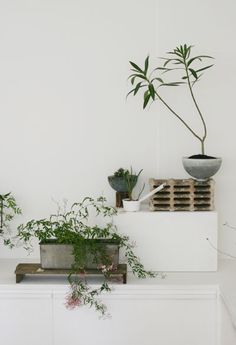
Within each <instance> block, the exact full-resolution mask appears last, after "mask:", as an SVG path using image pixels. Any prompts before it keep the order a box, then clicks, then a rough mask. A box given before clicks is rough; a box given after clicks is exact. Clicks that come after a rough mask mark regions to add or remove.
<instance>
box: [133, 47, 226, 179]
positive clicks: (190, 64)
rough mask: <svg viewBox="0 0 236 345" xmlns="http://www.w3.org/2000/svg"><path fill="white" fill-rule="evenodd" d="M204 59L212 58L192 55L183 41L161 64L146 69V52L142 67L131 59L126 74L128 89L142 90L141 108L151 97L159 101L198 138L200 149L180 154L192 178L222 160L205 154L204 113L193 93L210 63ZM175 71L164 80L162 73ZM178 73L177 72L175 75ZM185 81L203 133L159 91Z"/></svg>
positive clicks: (204, 175) (213, 169)
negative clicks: (173, 74)
mask: <svg viewBox="0 0 236 345" xmlns="http://www.w3.org/2000/svg"><path fill="white" fill-rule="evenodd" d="M205 59H212V57H211V56H208V55H197V56H192V46H188V45H186V44H184V45H180V46H179V47H176V48H175V49H174V50H173V51H171V52H168V53H167V57H165V58H163V60H164V64H163V65H161V66H157V67H155V68H154V69H153V70H152V71H150V70H149V56H148V57H147V58H146V59H145V63H144V67H143V68H141V67H140V66H138V65H137V64H136V63H134V62H132V61H130V64H131V67H132V68H131V70H132V74H131V75H130V76H129V78H130V81H131V84H132V85H133V88H132V90H131V91H130V92H129V93H128V95H129V94H133V95H134V96H135V95H136V94H137V93H138V92H139V91H140V90H143V91H144V94H143V108H144V109H145V108H146V107H147V105H148V104H150V103H152V102H154V101H160V102H161V103H162V104H163V105H164V106H165V107H166V108H167V109H168V111H169V112H170V113H171V115H173V116H174V117H175V118H176V119H177V120H178V121H179V122H181V123H182V125H183V126H184V127H185V128H186V129H187V130H188V131H189V132H190V133H191V134H192V135H193V136H194V138H195V139H197V140H198V141H199V143H200V153H199V154H196V155H192V156H190V157H184V158H183V165H184V168H185V170H186V171H187V172H188V173H189V174H190V175H191V176H193V177H194V178H196V179H199V180H205V179H208V178H210V177H211V176H213V175H214V174H216V172H217V171H218V170H219V168H220V166H221V163H222V160H221V158H216V157H212V156H208V155H206V153H205V140H206V138H207V126H206V121H205V119H204V116H203V113H202V111H201V110H200V107H199V104H198V102H197V100H196V97H195V92H194V87H195V84H197V83H198V82H199V80H200V78H201V76H202V75H203V73H204V71H205V70H207V69H209V68H211V67H212V66H213V64H207V65H206V64H202V63H203V62H204V61H205ZM173 72H174V73H175V78H177V80H176V79H174V81H173V80H168V81H164V77H163V75H165V76H168V75H170V74H171V73H173ZM176 74H177V75H176ZM180 85H185V86H186V87H187V88H188V91H189V95H190V97H191V99H192V102H193V105H194V107H195V109H196V111H197V114H198V116H199V118H200V121H201V122H202V126H203V134H202V135H201V134H199V133H197V132H196V130H195V129H193V128H192V127H191V126H190V125H189V124H188V123H187V122H186V120H185V119H184V118H183V117H182V116H181V115H179V113H178V112H177V111H176V110H175V109H174V108H173V107H172V106H170V105H169V104H168V102H167V101H166V100H165V99H164V98H163V96H162V95H161V91H160V90H161V88H162V87H172V88H173V87H176V86H180Z"/></svg>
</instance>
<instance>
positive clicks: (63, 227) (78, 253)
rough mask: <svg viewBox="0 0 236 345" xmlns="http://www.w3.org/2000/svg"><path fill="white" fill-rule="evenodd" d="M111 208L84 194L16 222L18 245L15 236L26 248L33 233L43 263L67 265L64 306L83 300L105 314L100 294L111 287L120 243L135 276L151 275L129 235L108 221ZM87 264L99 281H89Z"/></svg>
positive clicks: (100, 199) (117, 261) (52, 266)
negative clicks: (95, 283)
mask: <svg viewBox="0 0 236 345" xmlns="http://www.w3.org/2000/svg"><path fill="white" fill-rule="evenodd" d="M116 213H117V211H116V209H114V208H113V207H110V206H109V205H107V204H106V200H105V198H103V197H100V198H98V199H93V198H90V197H87V198H85V199H84V200H83V201H82V202H76V203H74V204H73V205H72V206H71V208H70V210H69V211H66V209H65V207H64V208H63V209H59V210H58V212H57V213H56V214H55V215H51V216H50V217H49V218H44V219H39V220H34V219H33V220H30V221H29V222H27V223H26V224H22V225H20V226H19V227H18V232H17V234H16V236H15V237H14V240H17V242H18V245H19V241H20V242H22V244H23V245H24V248H26V249H27V250H31V249H32V244H31V241H32V239H33V238H37V239H38V241H39V242H40V244H41V246H42V248H41V255H42V258H41V260H42V265H43V267H46V268H48V267H51V268H55V267H57V268H58V267H60V266H62V268H63V269H64V268H65V267H66V268H69V272H70V273H69V275H68V280H69V283H70V288H71V290H70V293H69V294H68V296H67V299H66V306H67V307H68V308H69V309H73V308H75V307H79V306H83V305H87V306H89V307H94V308H95V309H96V310H97V311H98V312H99V313H100V314H101V315H102V316H105V315H106V306H105V305H104V303H103V302H102V301H101V300H100V299H99V296H100V294H102V293H103V292H109V291H111V288H110V285H109V278H110V277H111V275H112V272H114V271H115V270H116V268H117V265H118V263H119V249H120V248H122V249H123V252H124V255H125V257H126V259H127V262H128V264H129V266H130V268H131V270H132V272H133V274H134V275H136V276H137V277H139V278H145V277H154V276H155V275H156V274H154V273H153V272H150V271H146V270H145V269H144V266H143V265H142V263H141V262H140V261H139V259H138V257H137V256H136V255H135V253H134V251H133V245H132V244H131V243H130V242H129V238H128V237H127V236H125V235H121V234H119V233H118V232H117V228H116V226H115V225H114V224H113V222H112V218H113V216H115V215H116ZM97 218H99V219H97ZM98 224H99V225H98ZM8 244H9V245H11V246H13V244H12V243H8ZM47 246H49V247H47ZM52 246H53V247H52ZM45 255H46V257H45ZM50 255H51V257H50ZM55 265H56V266H55ZM88 267H95V268H96V269H97V270H99V271H100V273H101V274H102V276H103V282H102V283H101V285H100V286H99V287H93V286H92V285H89V284H88V282H87V280H86V269H88Z"/></svg>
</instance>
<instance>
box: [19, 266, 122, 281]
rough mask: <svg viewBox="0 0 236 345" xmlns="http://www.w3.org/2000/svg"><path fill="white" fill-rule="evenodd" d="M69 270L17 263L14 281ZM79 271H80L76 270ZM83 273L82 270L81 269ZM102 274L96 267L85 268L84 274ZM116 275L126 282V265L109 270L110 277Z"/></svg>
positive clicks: (53, 274) (57, 273)
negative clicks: (29, 276)
mask: <svg viewBox="0 0 236 345" xmlns="http://www.w3.org/2000/svg"><path fill="white" fill-rule="evenodd" d="M69 273H70V270H68V269H43V268H41V265H40V264H37V263H36V264H32V263H27V264H18V265H17V266H16V269H15V274H16V283H20V282H21V281H22V280H23V279H24V277H25V275H33V276H34V275H37V276H39V275H44V276H55V275H68V274H69ZM78 273H80V272H78ZM81 274H84V271H81ZM100 275H103V274H102V273H101V271H100V270H98V269H86V270H85V276H100ZM116 276H122V282H123V284H126V282H127V265H126V264H120V265H118V267H117V269H116V270H114V271H112V272H111V278H112V277H116Z"/></svg>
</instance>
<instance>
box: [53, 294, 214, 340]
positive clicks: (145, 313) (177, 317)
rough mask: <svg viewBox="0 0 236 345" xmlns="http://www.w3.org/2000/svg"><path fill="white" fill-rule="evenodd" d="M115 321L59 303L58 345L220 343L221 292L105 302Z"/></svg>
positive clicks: (133, 296) (113, 297)
mask: <svg viewBox="0 0 236 345" xmlns="http://www.w3.org/2000/svg"><path fill="white" fill-rule="evenodd" d="M104 300H105V302H106V304H107V306H108V308H109V311H110V312H111V314H112V317H111V319H106V320H99V319H98V316H97V314H96V313H94V311H93V310H88V309H87V308H82V309H78V310H74V311H65V307H64V305H63V304H64V300H63V294H56V295H55V299H54V322H55V325H54V326H55V344H56V345H65V344H66V345H73V344H76V345H80V344H81V345H82V344H87V345H95V344H96V345H111V344H112V345H121V344H123V345H144V344H145V345H155V344H159V345H170V344H175V345H189V344H191V345H216V334H217V330H216V315H217V313H216V292H215V291H210V292H208V291H207V292H203V291H201V292H200V293H199V292H198V291H192V290H188V289H187V290H186V289H183V290H180V289H178V290H175V289H174V290H172V289H163V290H158V289H157V290H147V291H142V290H140V291H139V290H136V291H135V290H133V291H131V290H130V291H127V292H126V293H124V292H123V293H120V294H118V293H117V294H116V292H114V293H113V294H112V295H110V296H107V297H106V298H104Z"/></svg>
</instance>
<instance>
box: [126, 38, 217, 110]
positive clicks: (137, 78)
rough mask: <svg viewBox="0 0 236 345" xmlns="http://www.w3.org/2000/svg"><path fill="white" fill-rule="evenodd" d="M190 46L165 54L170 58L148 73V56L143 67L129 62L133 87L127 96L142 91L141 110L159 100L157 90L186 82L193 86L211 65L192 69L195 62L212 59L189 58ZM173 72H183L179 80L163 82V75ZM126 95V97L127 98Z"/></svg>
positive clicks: (199, 56) (202, 57)
mask: <svg viewBox="0 0 236 345" xmlns="http://www.w3.org/2000/svg"><path fill="white" fill-rule="evenodd" d="M191 49H192V46H187V45H186V44H184V45H180V46H179V47H176V48H175V49H174V50H173V51H171V52H168V53H167V54H168V55H170V57H167V58H163V60H164V64H163V65H162V66H158V67H155V68H154V69H153V70H151V71H149V56H147V57H146V59H145V62H144V67H140V66H138V65H137V64H136V63H134V62H133V61H130V65H131V71H132V72H133V73H132V74H131V75H130V76H129V79H130V81H131V84H132V86H133V88H132V90H131V91H130V92H129V93H128V95H130V94H133V95H134V96H135V95H136V94H137V93H138V92H139V91H140V90H141V89H143V90H144V94H143V108H146V107H147V105H148V104H149V103H150V102H152V101H155V100H157V99H159V100H161V97H160V95H159V90H158V89H159V88H160V87H163V86H172V87H173V86H179V85H182V84H185V83H186V80H187V81H189V82H190V85H191V86H193V85H194V84H195V82H196V81H198V80H199V79H200V77H201V76H202V72H203V71H204V70H206V69H208V68H210V67H212V66H213V65H206V66H203V67H201V68H195V67H193V64H194V63H196V62H202V61H203V60H204V59H205V58H208V59H209V58H210V59H212V57H211V56H208V55H198V56H194V57H192V56H191ZM175 70H180V71H182V72H183V75H182V76H181V79H180V80H177V81H170V82H165V81H164V80H163V74H164V73H167V72H171V71H175ZM128 95H127V96H128Z"/></svg>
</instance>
